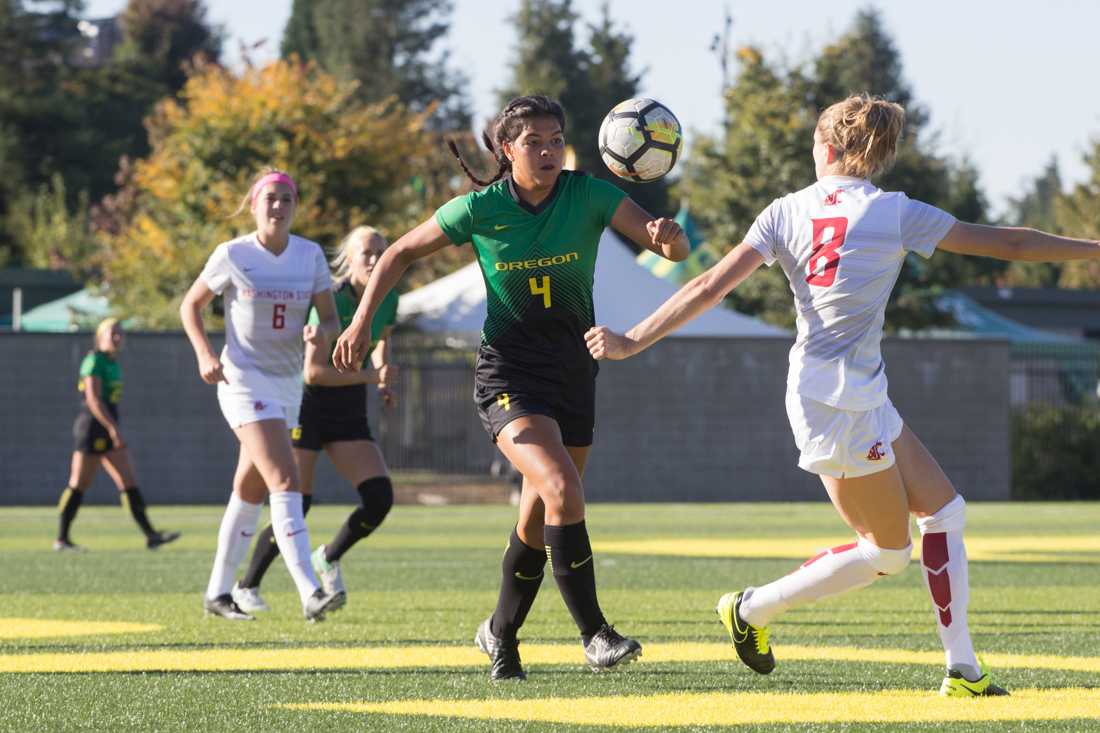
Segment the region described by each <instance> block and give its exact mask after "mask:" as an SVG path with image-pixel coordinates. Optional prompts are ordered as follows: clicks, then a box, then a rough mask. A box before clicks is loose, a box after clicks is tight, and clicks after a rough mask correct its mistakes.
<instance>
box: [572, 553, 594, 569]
mask: <svg viewBox="0 0 1100 733" xmlns="http://www.w3.org/2000/svg"><path fill="white" fill-rule="evenodd" d="M591 559H592V556H591V555H589V556H588V557H586V558H585V559H583V560H581V561H580V562H571V563H569V567H571V568H573V569H574V570H576V569H577V568H579V567H581V566H582V565H584V564H586V563H587V562H588V561H589V560H591Z"/></svg>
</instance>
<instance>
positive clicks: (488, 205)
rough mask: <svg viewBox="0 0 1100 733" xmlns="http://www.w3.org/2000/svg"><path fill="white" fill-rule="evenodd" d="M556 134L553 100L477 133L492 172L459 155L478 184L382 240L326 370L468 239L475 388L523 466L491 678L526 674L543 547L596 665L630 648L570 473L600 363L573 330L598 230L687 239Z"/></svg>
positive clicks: (583, 455) (488, 647)
mask: <svg viewBox="0 0 1100 733" xmlns="http://www.w3.org/2000/svg"><path fill="white" fill-rule="evenodd" d="M564 131H565V114H564V111H563V110H562V108H561V106H560V105H559V104H558V103H557V102H554V101H552V100H550V99H547V98H546V97H543V96H531V97H519V98H517V99H513V100H512V101H511V102H509V103H508V104H507V105H506V106H505V108H504V109H503V110H502V111H501V113H500V114H499V115H497V117H496V118H495V119H494V120H493V122H492V123H491V125H490V127H489V129H488V130H487V131H486V133H485V135H484V140H485V143H486V145H487V147H488V148H489V149H490V151H492V153H493V156H494V157H495V158H496V161H497V163H498V165H499V169H498V171H497V174H496V176H495V177H494V178H493V179H492V180H491V181H487V182H482V181H479V180H478V179H477V178H475V177H474V176H473V175H472V174H471V173H470V171H469V169H468V168H467V167H466V165H465V163H462V158H461V157H459V162H460V163H462V167H463V169H464V170H465V171H466V173H467V175H469V176H470V178H471V179H472V180H473V181H474V182H475V183H477V184H479V185H481V186H484V187H485V188H483V189H482V190H480V191H472V192H470V193H468V194H466V195H465V196H459V197H457V198H455V199H452V200H451V201H450V202H448V203H447V204H445V205H444V206H442V207H441V208H440V209H439V210H438V211H437V212H436V213H435V216H433V217H431V218H430V219H428V220H427V221H425V222H424V223H422V224H420V225H419V226H417V227H416V228H415V229H413V230H412V231H411V232H409V233H408V234H406V235H405V236H403V237H401V239H399V240H398V241H397V242H395V243H394V244H393V246H392V247H390V248H389V249H388V250H386V253H385V254H384V255H383V256H382V259H381V260H380V261H379V263H378V266H377V267H376V268H375V271H374V274H373V275H372V277H371V279H370V282H369V283H368V285H367V290H366V292H365V293H364V294H363V299H362V301H361V302H360V304H359V309H358V311H357V312H356V314H355V318H354V319H353V320H352V323H351V326H350V327H349V328H348V329H347V330H346V331H344V333H343V334H342V335H341V336H340V338H339V340H338V342H337V346H336V350H335V352H334V354H333V358H334V363H335V364H336V366H337V368H339V369H341V370H354V369H358V364H359V363H360V361H361V359H362V357H363V355H364V354H365V353H366V350H367V348H368V346H369V343H370V329H369V323H370V319H371V318H372V317H373V315H374V314H375V313H376V312H377V311H378V309H379V307H380V306H381V303H382V299H383V297H384V295H385V294H386V293H387V292H388V291H389V290H390V289H391V288H392V287H393V286H394V284H396V283H397V281H398V279H399V278H400V277H401V274H402V273H403V272H404V271H405V269H406V268H407V267H408V266H409V264H410V263H412V262H413V261H414V260H416V259H419V258H421V257H426V256H428V255H430V254H432V253H433V252H437V251H439V250H440V249H443V248H444V247H446V246H449V245H462V244H465V243H466V242H471V243H472V244H473V247H474V251H475V254H476V256H477V259H478V262H479V264H480V266H481V271H482V274H483V276H484V278H485V284H486V296H487V304H486V305H487V310H488V313H487V317H486V319H485V325H484V327H483V329H482V340H481V346H480V348H479V350H478V359H477V367H476V371H475V386H474V399H475V402H476V403H477V407H478V412H479V415H480V416H481V420H482V423H483V424H484V425H485V428H486V430H487V431H488V432H489V435H490V437H491V438H492V439H493V440H494V441H495V442H496V444H497V446H498V447H499V448H500V449H501V451H502V452H503V453H504V455H505V456H507V457H508V460H510V461H511V462H512V464H513V465H514V466H515V467H516V468H517V469H518V470H519V471H520V473H522V474H523V490H522V492H521V496H520V509H519V522H518V523H517V525H516V528H515V531H514V532H513V533H512V535H511V538H510V540H509V544H508V549H507V551H506V552H505V555H504V562H503V568H502V569H503V573H502V578H503V580H502V584H501V591H500V597H499V600H498V602H497V607H496V610H495V611H494V612H493V614H492V616H490V617H489V618H488V619H486V620H485V621H484V622H483V623H482V624H481V625H480V627H479V628H478V631H477V635H476V637H475V641H476V643H477V645H478V647H479V648H480V649H481V650H482V651H484V652H485V653H486V654H488V655H489V658H490V661H491V665H492V671H491V677H492V679H494V680H495V679H523V678H524V676H525V675H524V671H523V667H522V666H521V664H520V659H519V653H518V650H517V641H516V632H517V631H518V630H519V628H520V626H521V625H522V624H523V621H524V619H525V618H526V616H527V612H528V610H529V609H530V607H531V604H532V603H533V602H534V600H535V595H536V593H537V592H538V588H539V585H540V583H541V582H542V576H543V567H544V565H545V563H546V560H547V558H549V560H550V564H551V568H552V571H553V574H554V579H555V581H557V584H558V589H559V590H560V591H561V594H562V598H563V599H564V601H565V604H566V606H567V607H568V608H569V611H570V613H571V614H572V616H573V619H574V621H575V622H576V624H577V626H578V628H579V629H580V632H581V641H582V644H583V646H584V655H585V658H586V660H587V663H588V665H589V666H590V667H591V668H592V669H593V671H601V670H607V669H611V668H614V667H616V666H619V665H622V664H624V663H626V662H629V661H631V660H633V659H634V658H636V657H637V656H638V655H639V654H641V646H640V645H639V644H638V642H636V641H634V640H633V639H628V638H626V637H623V636H622V635H621V634H619V633H618V632H616V631H615V630H614V629H613V628H612V627H611V626H610V625H609V624H608V623H607V621H606V620H605V618H604V615H603V613H602V611H601V610H600V606H599V603H598V601H597V598H596V579H595V574H594V572H593V564H594V563H593V561H592V548H591V545H590V543H589V539H588V531H587V529H586V528H585V523H584V516H585V514H584V490H583V484H582V482H581V476H582V475H583V473H584V465H585V462H586V460H587V458H588V452H589V449H590V448H591V445H592V429H593V423H594V417H595V380H596V370H597V366H596V362H595V361H594V360H593V359H592V358H591V356H590V355H589V354H588V352H587V349H586V347H585V342H584V333H585V331H586V330H588V328H589V327H590V326H591V324H592V323H593V309H592V279H593V273H594V271H595V266H596V250H597V247H598V245H599V241H600V237H601V235H602V233H603V231H604V228H605V227H607V226H610V227H612V228H613V229H615V230H616V231H617V232H619V233H621V234H623V235H624V236H626V237H627V238H629V239H630V240H632V241H634V242H635V243H637V244H638V245H640V246H643V247H646V248H647V249H650V250H652V251H653V252H656V253H657V254H660V255H662V256H664V257H667V258H668V259H671V260H682V259H684V258H685V257H687V255H688V251H689V245H688V241H687V238H686V237H685V236H684V233H683V231H681V229H680V227H679V226H677V225H676V223H675V222H673V221H671V220H669V219H654V218H653V217H652V216H650V215H649V214H648V213H646V212H645V211H644V210H643V209H642V208H641V207H639V206H638V205H637V204H635V203H634V202H633V201H632V200H631V199H630V198H628V197H627V196H626V194H625V193H624V192H623V191H621V190H619V189H618V188H616V187H615V186H613V185H611V184H610V183H607V182H605V181H601V180H599V179H596V178H592V177H590V176H587V175H584V174H582V173H576V172H573V171H563V170H562V163H563V158H564V152H565V138H564ZM452 150H453V151H454V152H455V154H456V155H457V154H458V153H457V149H455V148H454V147H453V146H452Z"/></svg>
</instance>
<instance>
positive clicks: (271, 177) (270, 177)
mask: <svg viewBox="0 0 1100 733" xmlns="http://www.w3.org/2000/svg"><path fill="white" fill-rule="evenodd" d="M269 183H285V184H286V185H288V186H290V192H291V193H293V194H294V200H295V201H297V200H298V187H297V186H295V185H294V179H293V178H291V177H290V176H288V175H287V174H286V173H268V174H267V175H266V176H264V177H263V178H261V179H260V180H258V181H256V185H255V186H253V187H252V194H251V198H252V203H253V205H255V203H256V197H257V196H259V195H260V191H262V190H263V189H264V186H266V185H267V184H269Z"/></svg>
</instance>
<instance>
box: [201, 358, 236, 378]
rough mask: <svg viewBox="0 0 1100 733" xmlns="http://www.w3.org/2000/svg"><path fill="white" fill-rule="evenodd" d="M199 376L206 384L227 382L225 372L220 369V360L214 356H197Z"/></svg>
mask: <svg viewBox="0 0 1100 733" xmlns="http://www.w3.org/2000/svg"><path fill="white" fill-rule="evenodd" d="M199 376H200V377H202V381H204V382H206V383H207V384H217V383H218V382H225V383H226V384H229V380H228V379H226V378H225V373H224V372H223V371H222V360H221V359H219V358H218V357H216V356H204V357H200V358H199Z"/></svg>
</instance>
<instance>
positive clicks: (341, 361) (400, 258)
mask: <svg viewBox="0 0 1100 733" xmlns="http://www.w3.org/2000/svg"><path fill="white" fill-rule="evenodd" d="M450 243H451V240H449V239H447V235H445V234H444V233H443V230H442V229H440V228H439V224H437V223H436V221H435V218H434V217H432V218H430V219H428V220H427V221H425V222H423V223H421V224H419V225H417V226H416V228H414V229H413V230H412V231H410V232H409V233H408V234H406V235H405V236H403V237H401V238H400V239H398V240H397V241H396V242H394V243H393V244H392V245H390V246H389V247H387V248H386V251H385V253H383V255H382V257H381V258H380V259H379V260H378V264H377V265H375V266H374V271H373V272H372V273H371V276H370V281H369V282H368V283H367V289H366V290H365V291H363V298H362V299H361V300H360V301H359V307H358V308H357V309H356V311H355V316H354V317H353V318H352V321H351V325H350V326H348V327H347V329H346V330H345V331H344V332H343V333H342V334H340V338H338V339H337V340H336V348H335V349H334V350H333V352H332V363H333V365H335V367H336V368H337V369H339V370H340V371H342V372H346V371H358V369H359V366H360V365H361V364H362V363H363V357H364V356H366V351H367V347H368V346H369V345H370V322H371V319H372V318H374V312H375V311H376V310H378V306H379V305H380V304H381V303H382V298H384V297H385V295H386V293H388V292H389V291H390V290H391V289H393V287H394V286H395V285H397V282H398V281H399V280H400V279H401V276H402V275H403V274H405V270H407V269H408V268H409V265H411V264H412V263H413V262H415V261H416V260H418V259H420V258H422V257H427V256H428V255H430V254H432V253H434V252H438V251H439V250H441V249H443V248H444V247H446V246H447V245H449V244H450Z"/></svg>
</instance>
